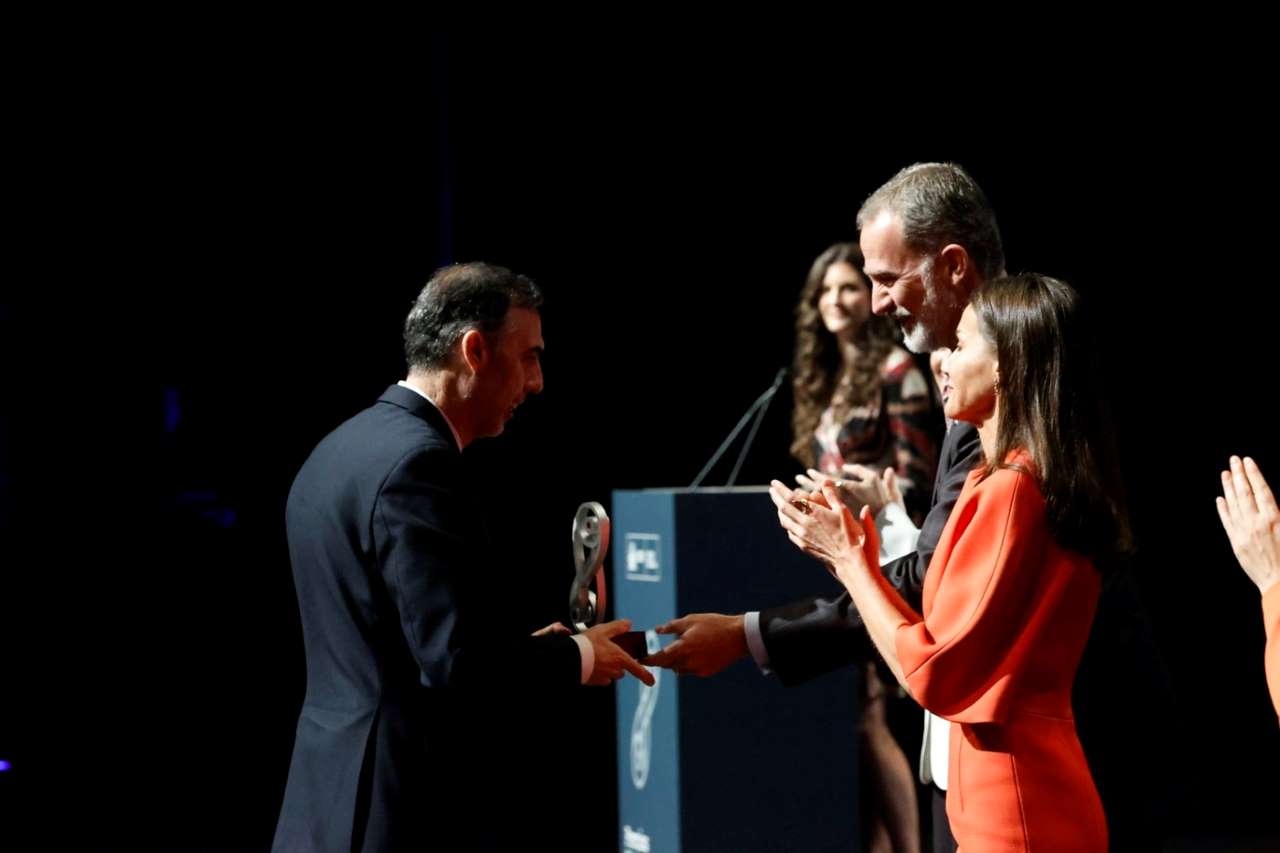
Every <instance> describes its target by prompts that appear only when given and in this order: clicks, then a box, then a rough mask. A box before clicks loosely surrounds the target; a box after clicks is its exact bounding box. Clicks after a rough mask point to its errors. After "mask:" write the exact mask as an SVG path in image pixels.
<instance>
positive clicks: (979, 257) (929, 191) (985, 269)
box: [858, 163, 1004, 280]
mask: <svg viewBox="0 0 1280 853" xmlns="http://www.w3.org/2000/svg"><path fill="white" fill-rule="evenodd" d="M886 210H888V211H890V212H892V213H894V214H896V215H897V216H898V218H899V219H900V220H901V221H902V236H903V239H904V240H905V241H906V244H907V247H908V248H910V249H912V250H914V251H917V252H928V253H933V252H937V251H938V250H939V249H941V248H942V247H943V246H945V245H947V244H948V243H956V244H958V245H960V246H963V247H964V249H965V251H966V252H968V253H969V257H970V258H972V259H973V263H974V265H975V266H976V267H977V268H978V271H979V272H980V273H981V274H982V278H983V279H984V280H986V279H991V278H995V277H996V276H998V275H1003V274H1004V246H1003V245H1002V244H1001V242H1000V228H999V226H997V225H996V214H995V211H993V210H992V209H991V203H990V202H989V201H987V196H986V194H985V193H983V192H982V189H981V188H980V187H979V186H978V184H977V182H975V181H974V180H973V178H971V177H970V176H969V173H968V172H966V171H965V170H964V169H962V168H961V167H960V166H958V165H956V164H955V163H916V164H915V165H912V166H908V167H907V168H905V169H903V170H902V171H900V172H898V174H896V175H894V176H893V177H892V178H890V179H889V180H888V181H887V182H885V184H884V185H883V186H882V187H880V189H878V190H876V191H875V192H873V193H872V194H871V195H870V196H868V197H867V200H866V201H864V202H863V203H862V208H861V209H860V210H859V211H858V229H859V230H861V229H863V228H865V227H866V226H867V224H868V223H869V222H871V221H872V220H874V219H875V218H876V217H877V216H879V215H880V214H881V213H882V212H883V211H886Z"/></svg>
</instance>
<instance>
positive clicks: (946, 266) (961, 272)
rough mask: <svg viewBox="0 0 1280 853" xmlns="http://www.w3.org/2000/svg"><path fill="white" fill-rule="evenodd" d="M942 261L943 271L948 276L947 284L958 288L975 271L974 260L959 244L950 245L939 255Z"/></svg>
mask: <svg viewBox="0 0 1280 853" xmlns="http://www.w3.org/2000/svg"><path fill="white" fill-rule="evenodd" d="M938 256H939V257H940V258H941V259H942V269H943V270H944V271H945V272H946V274H947V284H949V285H951V286H952V287H958V286H959V285H960V283H961V282H963V281H964V280H965V278H966V277H967V276H968V275H969V273H970V272H971V271H972V270H973V258H971V257H969V252H968V250H967V249H965V247H964V246H961V245H960V244H959V243H948V244H947V245H945V246H943V247H942V251H941V252H939V253H938Z"/></svg>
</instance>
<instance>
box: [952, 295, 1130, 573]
mask: <svg viewBox="0 0 1280 853" xmlns="http://www.w3.org/2000/svg"><path fill="white" fill-rule="evenodd" d="M970 305H971V306H972V308H973V311H974V313H975V314H976V315H977V320H978V326H979V328H980V329H981V330H982V335H983V337H985V338H986V339H987V342H988V343H990V344H991V345H992V346H993V348H994V349H995V351H996V358H997V359H998V360H999V363H1000V365H1001V370H1000V388H999V394H1000V423H999V426H998V428H997V431H996V449H995V453H994V455H993V456H992V458H990V459H988V460H987V467H986V469H985V470H984V472H983V475H982V476H984V477H985V476H987V475H988V474H990V473H991V471H992V470H993V469H995V468H999V467H1006V465H1005V459H1006V458H1007V457H1008V455H1009V453H1010V452H1011V451H1013V450H1017V449H1025V450H1026V451H1027V452H1028V453H1030V454H1031V458H1032V460H1033V462H1034V467H1035V475H1036V477H1037V478H1038V480H1039V483H1040V490H1041V492H1042V493H1043V494H1044V500H1045V513H1046V517H1047V521H1048V524H1049V530H1050V532H1051V533H1052V534H1053V537H1054V539H1055V540H1056V541H1057V542H1058V544H1059V545H1061V546H1062V547H1064V548H1070V549H1072V550H1074V551H1079V552H1080V553H1083V554H1085V555H1087V556H1090V557H1093V558H1095V560H1096V559H1097V558H1099V557H1109V556H1114V555H1116V554H1122V553H1126V552H1128V551H1131V550H1132V547H1133V540H1132V535H1131V533H1130V529H1129V520H1128V514H1127V512H1126V510H1125V504H1124V494H1123V489H1122V484H1121V481H1120V475H1119V467H1118V459H1117V453H1116V446H1115V441H1114V437H1113V436H1114V432H1113V430H1112V428H1111V418H1110V414H1109V412H1108V410H1107V405H1106V402H1105V399H1104V395H1103V393H1102V387H1101V372H1100V366H1099V363H1098V356H1097V353H1098V339H1097V337H1096V335H1095V332H1094V330H1093V329H1092V328H1091V324H1090V320H1089V317H1088V315H1087V313H1086V311H1085V310H1084V308H1083V305H1082V301H1081V298H1080V294H1078V293H1077V292H1076V291H1075V290H1074V289H1072V287H1071V286H1070V285H1068V284H1066V283H1065V282H1062V281H1058V280H1057V279H1054V278H1049V277H1048V276H1043V275H1037V274H1035V273H1023V274H1021V275H1016V276H1008V277H1004V278H997V279H995V280H993V281H989V282H987V283H986V284H985V285H983V286H982V287H980V288H978V290H977V291H976V292H975V293H974V295H973V299H972V302H971V303H970Z"/></svg>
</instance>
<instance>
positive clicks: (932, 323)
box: [893, 258, 967, 353]
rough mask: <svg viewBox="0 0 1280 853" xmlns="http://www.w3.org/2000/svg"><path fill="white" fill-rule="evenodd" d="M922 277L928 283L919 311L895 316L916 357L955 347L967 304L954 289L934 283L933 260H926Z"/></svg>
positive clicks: (898, 312) (896, 313) (903, 311)
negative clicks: (959, 324)
mask: <svg viewBox="0 0 1280 853" xmlns="http://www.w3.org/2000/svg"><path fill="white" fill-rule="evenodd" d="M920 277H921V278H923V279H924V283H925V285H924V302H922V303H921V304H920V310H918V311H917V312H916V313H914V314H912V313H910V312H908V311H906V310H904V309H902V308H899V309H898V310H897V311H895V312H894V314H893V317H894V319H895V320H897V321H898V325H899V326H901V327H902V343H903V345H904V346H905V347H906V348H907V349H909V350H911V352H915V353H930V352H933V351H934V350H937V349H943V348H946V347H951V346H954V345H955V339H956V325H957V324H958V323H959V322H960V315H961V314H963V313H964V307H965V305H966V304H967V300H966V299H965V298H964V297H962V296H961V295H960V294H958V293H956V291H955V289H954V288H951V287H948V286H947V285H946V284H945V283H944V282H940V281H936V280H935V278H934V269H933V259H932V258H928V259H926V260H925V262H924V265H923V266H922V268H921V270H920Z"/></svg>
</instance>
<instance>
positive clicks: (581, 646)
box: [573, 634, 596, 684]
mask: <svg viewBox="0 0 1280 853" xmlns="http://www.w3.org/2000/svg"><path fill="white" fill-rule="evenodd" d="M573 641H574V642H575V643H577V644H578V654H579V656H580V657H581V658H582V683H583V684H586V683H587V682H588V681H590V680H591V673H592V671H593V670H595V668H596V650H595V649H594V648H593V647H592V645H591V641H590V640H588V639H587V638H586V637H584V636H583V635H582V634H574V635H573Z"/></svg>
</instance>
